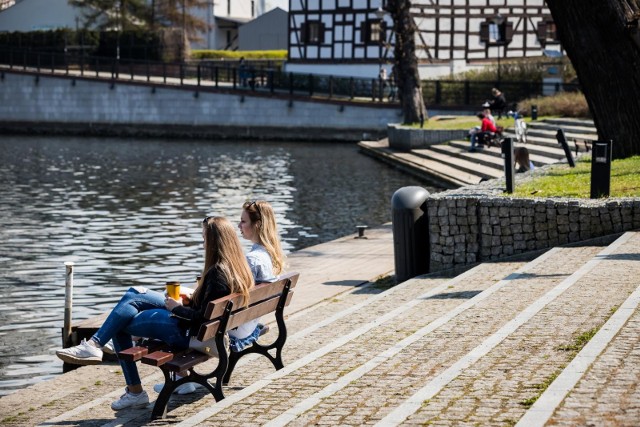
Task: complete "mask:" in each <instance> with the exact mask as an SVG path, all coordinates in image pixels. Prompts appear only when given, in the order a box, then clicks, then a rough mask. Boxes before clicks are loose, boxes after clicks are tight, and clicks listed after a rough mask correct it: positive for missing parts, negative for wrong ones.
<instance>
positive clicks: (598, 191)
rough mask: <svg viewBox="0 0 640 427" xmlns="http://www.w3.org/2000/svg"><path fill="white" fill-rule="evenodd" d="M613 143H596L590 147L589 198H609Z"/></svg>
mask: <svg viewBox="0 0 640 427" xmlns="http://www.w3.org/2000/svg"><path fill="white" fill-rule="evenodd" d="M612 145H613V141H611V140H609V141H596V142H594V143H593V146H592V147H591V198H592V199H598V198H600V197H609V191H610V188H611V149H612Z"/></svg>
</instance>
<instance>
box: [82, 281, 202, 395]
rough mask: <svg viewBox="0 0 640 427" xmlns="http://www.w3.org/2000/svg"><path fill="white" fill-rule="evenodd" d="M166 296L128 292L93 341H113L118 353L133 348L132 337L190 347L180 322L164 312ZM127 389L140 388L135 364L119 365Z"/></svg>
mask: <svg viewBox="0 0 640 427" xmlns="http://www.w3.org/2000/svg"><path fill="white" fill-rule="evenodd" d="M164 299H165V297H164V294H162V293H160V292H156V291H152V290H146V292H141V288H137V287H134V288H129V290H128V291H127V292H125V294H124V296H123V297H122V298H121V299H120V301H119V302H118V304H116V306H115V307H114V308H113V310H112V311H111V313H110V314H109V316H108V317H107V319H106V320H105V321H104V323H103V324H102V326H101V327H100V329H98V331H97V332H96V333H95V334H94V335H93V339H94V340H95V341H96V342H98V343H99V344H100V345H105V344H106V343H107V342H108V341H109V340H110V339H113V347H114V349H115V350H116V352H120V351H122V350H126V349H128V348H131V347H132V346H133V343H132V342H131V336H132V335H135V336H139V337H146V338H153V339H159V340H162V341H164V342H166V343H167V344H169V345H171V346H175V347H182V348H187V347H189V337H188V336H187V335H186V330H185V329H183V328H180V327H179V326H178V318H176V317H173V316H172V315H171V312H170V311H168V310H167V309H166V308H164ZM120 366H121V367H122V372H123V374H124V379H125V381H126V382H127V385H138V384H141V381H140V375H139V374H138V368H137V367H136V364H135V362H125V361H122V360H121V361H120Z"/></svg>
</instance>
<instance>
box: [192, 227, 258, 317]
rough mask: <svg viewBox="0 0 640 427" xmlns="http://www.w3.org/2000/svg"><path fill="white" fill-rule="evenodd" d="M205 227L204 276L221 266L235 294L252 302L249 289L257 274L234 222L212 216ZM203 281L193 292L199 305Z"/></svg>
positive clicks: (247, 301)
mask: <svg viewBox="0 0 640 427" xmlns="http://www.w3.org/2000/svg"><path fill="white" fill-rule="evenodd" d="M202 226H203V228H204V268H203V269H202V277H203V280H204V277H205V276H206V274H207V273H208V272H209V270H211V269H212V268H219V269H220V271H221V272H222V274H223V275H224V277H225V279H226V280H227V284H228V285H229V288H230V289H231V293H232V294H233V293H236V292H238V293H241V294H242V296H243V297H244V299H243V302H244V305H247V304H248V303H249V289H251V288H252V287H253V282H254V280H253V274H252V273H251V269H250V268H249V264H247V259H246V258H245V256H244V253H243V252H242V245H241V244H240V239H238V235H237V234H236V230H235V228H234V227H233V225H231V223H230V222H229V221H228V220H227V219H226V218H222V217H208V218H205V220H204V221H203V223H202ZM202 289H203V286H202V284H200V286H198V288H197V289H196V290H195V292H194V293H193V300H194V303H196V304H199V303H200V298H201V295H202V292H203V290H202Z"/></svg>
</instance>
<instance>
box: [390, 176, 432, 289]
mask: <svg viewBox="0 0 640 427" xmlns="http://www.w3.org/2000/svg"><path fill="white" fill-rule="evenodd" d="M428 196H429V192H428V191H427V190H425V189H424V188H422V187H417V186H411V187H403V188H401V189H399V190H398V191H396V192H395V193H394V194H393V196H392V197H391V208H392V215H391V217H392V222H393V252H394V260H395V269H396V282H397V283H400V282H404V281H405V280H407V279H410V278H412V277H415V276H419V275H420V274H424V273H428V272H429V259H430V246H429V224H428V217H427V215H425V213H426V203H425V202H426V200H427V197H428Z"/></svg>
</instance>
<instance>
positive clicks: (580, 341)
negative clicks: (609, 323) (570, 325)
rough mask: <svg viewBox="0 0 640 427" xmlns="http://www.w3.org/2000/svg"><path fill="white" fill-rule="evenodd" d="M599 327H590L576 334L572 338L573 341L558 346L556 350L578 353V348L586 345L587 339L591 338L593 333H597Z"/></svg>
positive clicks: (580, 348)
mask: <svg viewBox="0 0 640 427" xmlns="http://www.w3.org/2000/svg"><path fill="white" fill-rule="evenodd" d="M599 329H600V327H596V328H592V329H589V330H588V331H586V332H583V333H581V334H580V335H578V336H577V337H575V338H574V340H573V343H571V344H569V345H564V346H560V347H558V350H562V351H570V352H573V353H578V352H579V351H580V350H582V348H583V347H584V346H585V345H587V343H588V342H589V340H591V338H593V337H594V335H595V334H597V333H598V330H599Z"/></svg>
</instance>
